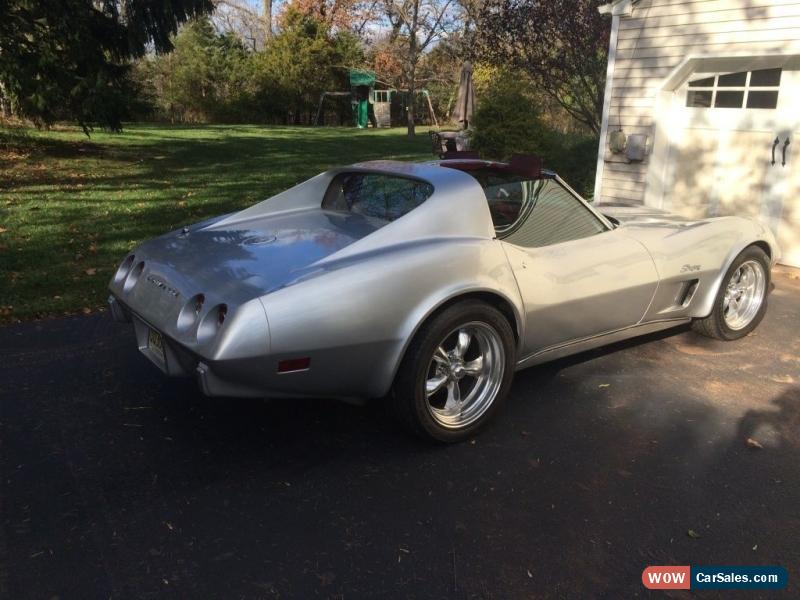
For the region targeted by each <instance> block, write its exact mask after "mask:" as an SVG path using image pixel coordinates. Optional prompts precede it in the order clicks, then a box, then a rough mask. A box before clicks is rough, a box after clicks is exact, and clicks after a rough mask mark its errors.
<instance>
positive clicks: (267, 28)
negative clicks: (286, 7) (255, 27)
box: [263, 0, 272, 41]
mask: <svg viewBox="0 0 800 600" xmlns="http://www.w3.org/2000/svg"><path fill="white" fill-rule="evenodd" d="M263 18H264V34H265V35H266V39H267V41H269V40H271V39H272V0H264V10H263Z"/></svg>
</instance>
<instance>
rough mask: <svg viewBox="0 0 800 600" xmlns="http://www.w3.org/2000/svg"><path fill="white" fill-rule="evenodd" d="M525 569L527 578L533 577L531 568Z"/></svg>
mask: <svg viewBox="0 0 800 600" xmlns="http://www.w3.org/2000/svg"><path fill="white" fill-rule="evenodd" d="M525 571H526V572H527V573H528V578H529V579H533V574H532V573H531V570H530V569H525Z"/></svg>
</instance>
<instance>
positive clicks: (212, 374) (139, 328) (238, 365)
mask: <svg viewBox="0 0 800 600" xmlns="http://www.w3.org/2000/svg"><path fill="white" fill-rule="evenodd" d="M108 306H109V309H110V312H111V316H112V318H113V319H114V321H117V322H119V323H133V330H134V334H135V335H136V345H137V347H138V348H139V351H140V352H141V353H142V354H143V355H144V356H145V357H146V358H147V359H148V360H149V361H150V362H152V363H153V364H154V365H155V366H156V367H158V368H159V370H161V371H162V372H163V373H164V374H165V375H168V376H169V377H194V378H195V379H196V380H197V385H198V387H199V388H200V390H201V391H202V392H203V394H204V395H206V396H210V397H233V398H264V397H267V396H269V397H276V398H280V397H286V398H296V397H305V396H307V395H308V394H304V393H296V392H286V391H281V390H274V389H272V388H271V386H266V387H261V385H248V384H247V383H245V382H241V381H238V380H239V379H244V380H246V379H247V378H248V375H251V374H253V373H261V374H262V375H263V373H264V366H265V365H267V364H272V363H273V362H274V361H272V360H271V359H270V357H269V356H266V355H263V356H256V357H250V358H242V359H238V360H226V361H210V360H208V359H206V358H204V357H202V356H199V355H197V354H195V353H194V352H192V351H191V350H189V349H188V348H186V347H185V346H183V345H182V344H181V343H180V342H178V341H176V340H174V339H173V338H171V337H169V336H168V335H166V334H165V333H164V332H163V331H161V330H160V329H159V328H157V327H153V326H152V325H151V324H150V323H148V322H147V321H146V320H145V319H143V318H142V317H140V316H139V315H138V314H136V313H135V312H133V311H132V310H131V309H130V308H128V307H127V306H125V304H123V303H122V302H120V301H119V300H118V299H117V298H116V297H115V296H114V295H110V296H109V297H108ZM151 329H153V330H155V331H157V332H158V333H159V334H161V337H162V340H163V350H164V352H163V355H161V354H160V353H157V352H154V351H153V350H152V349H151V348H150V347H149V340H148V336H149V332H150V330H151ZM229 375H230V376H229Z"/></svg>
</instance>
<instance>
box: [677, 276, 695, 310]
mask: <svg viewBox="0 0 800 600" xmlns="http://www.w3.org/2000/svg"><path fill="white" fill-rule="evenodd" d="M698 283H700V280H699V279H692V280H690V281H687V282H685V283H684V284H683V286H682V289H681V293H680V294H679V295H678V306H680V307H681V308H686V307H687V306H689V303H690V302H691V301H692V298H694V294H695V292H696V291H697V284H698Z"/></svg>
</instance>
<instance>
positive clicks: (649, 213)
mask: <svg viewBox="0 0 800 600" xmlns="http://www.w3.org/2000/svg"><path fill="white" fill-rule="evenodd" d="M593 206H594V208H595V209H596V210H597V211H598V212H599V213H601V214H603V215H605V216H607V217H612V218H613V219H615V220H617V221H619V222H620V224H622V225H626V224H636V225H646V224H653V225H685V224H689V223H695V222H697V219H688V218H686V217H681V216H679V215H675V214H672V213H669V212H667V211H665V210H661V209H659V208H653V207H650V206H639V205H630V204H620V203H612V202H609V203H605V204H602V203H601V204H593Z"/></svg>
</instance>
